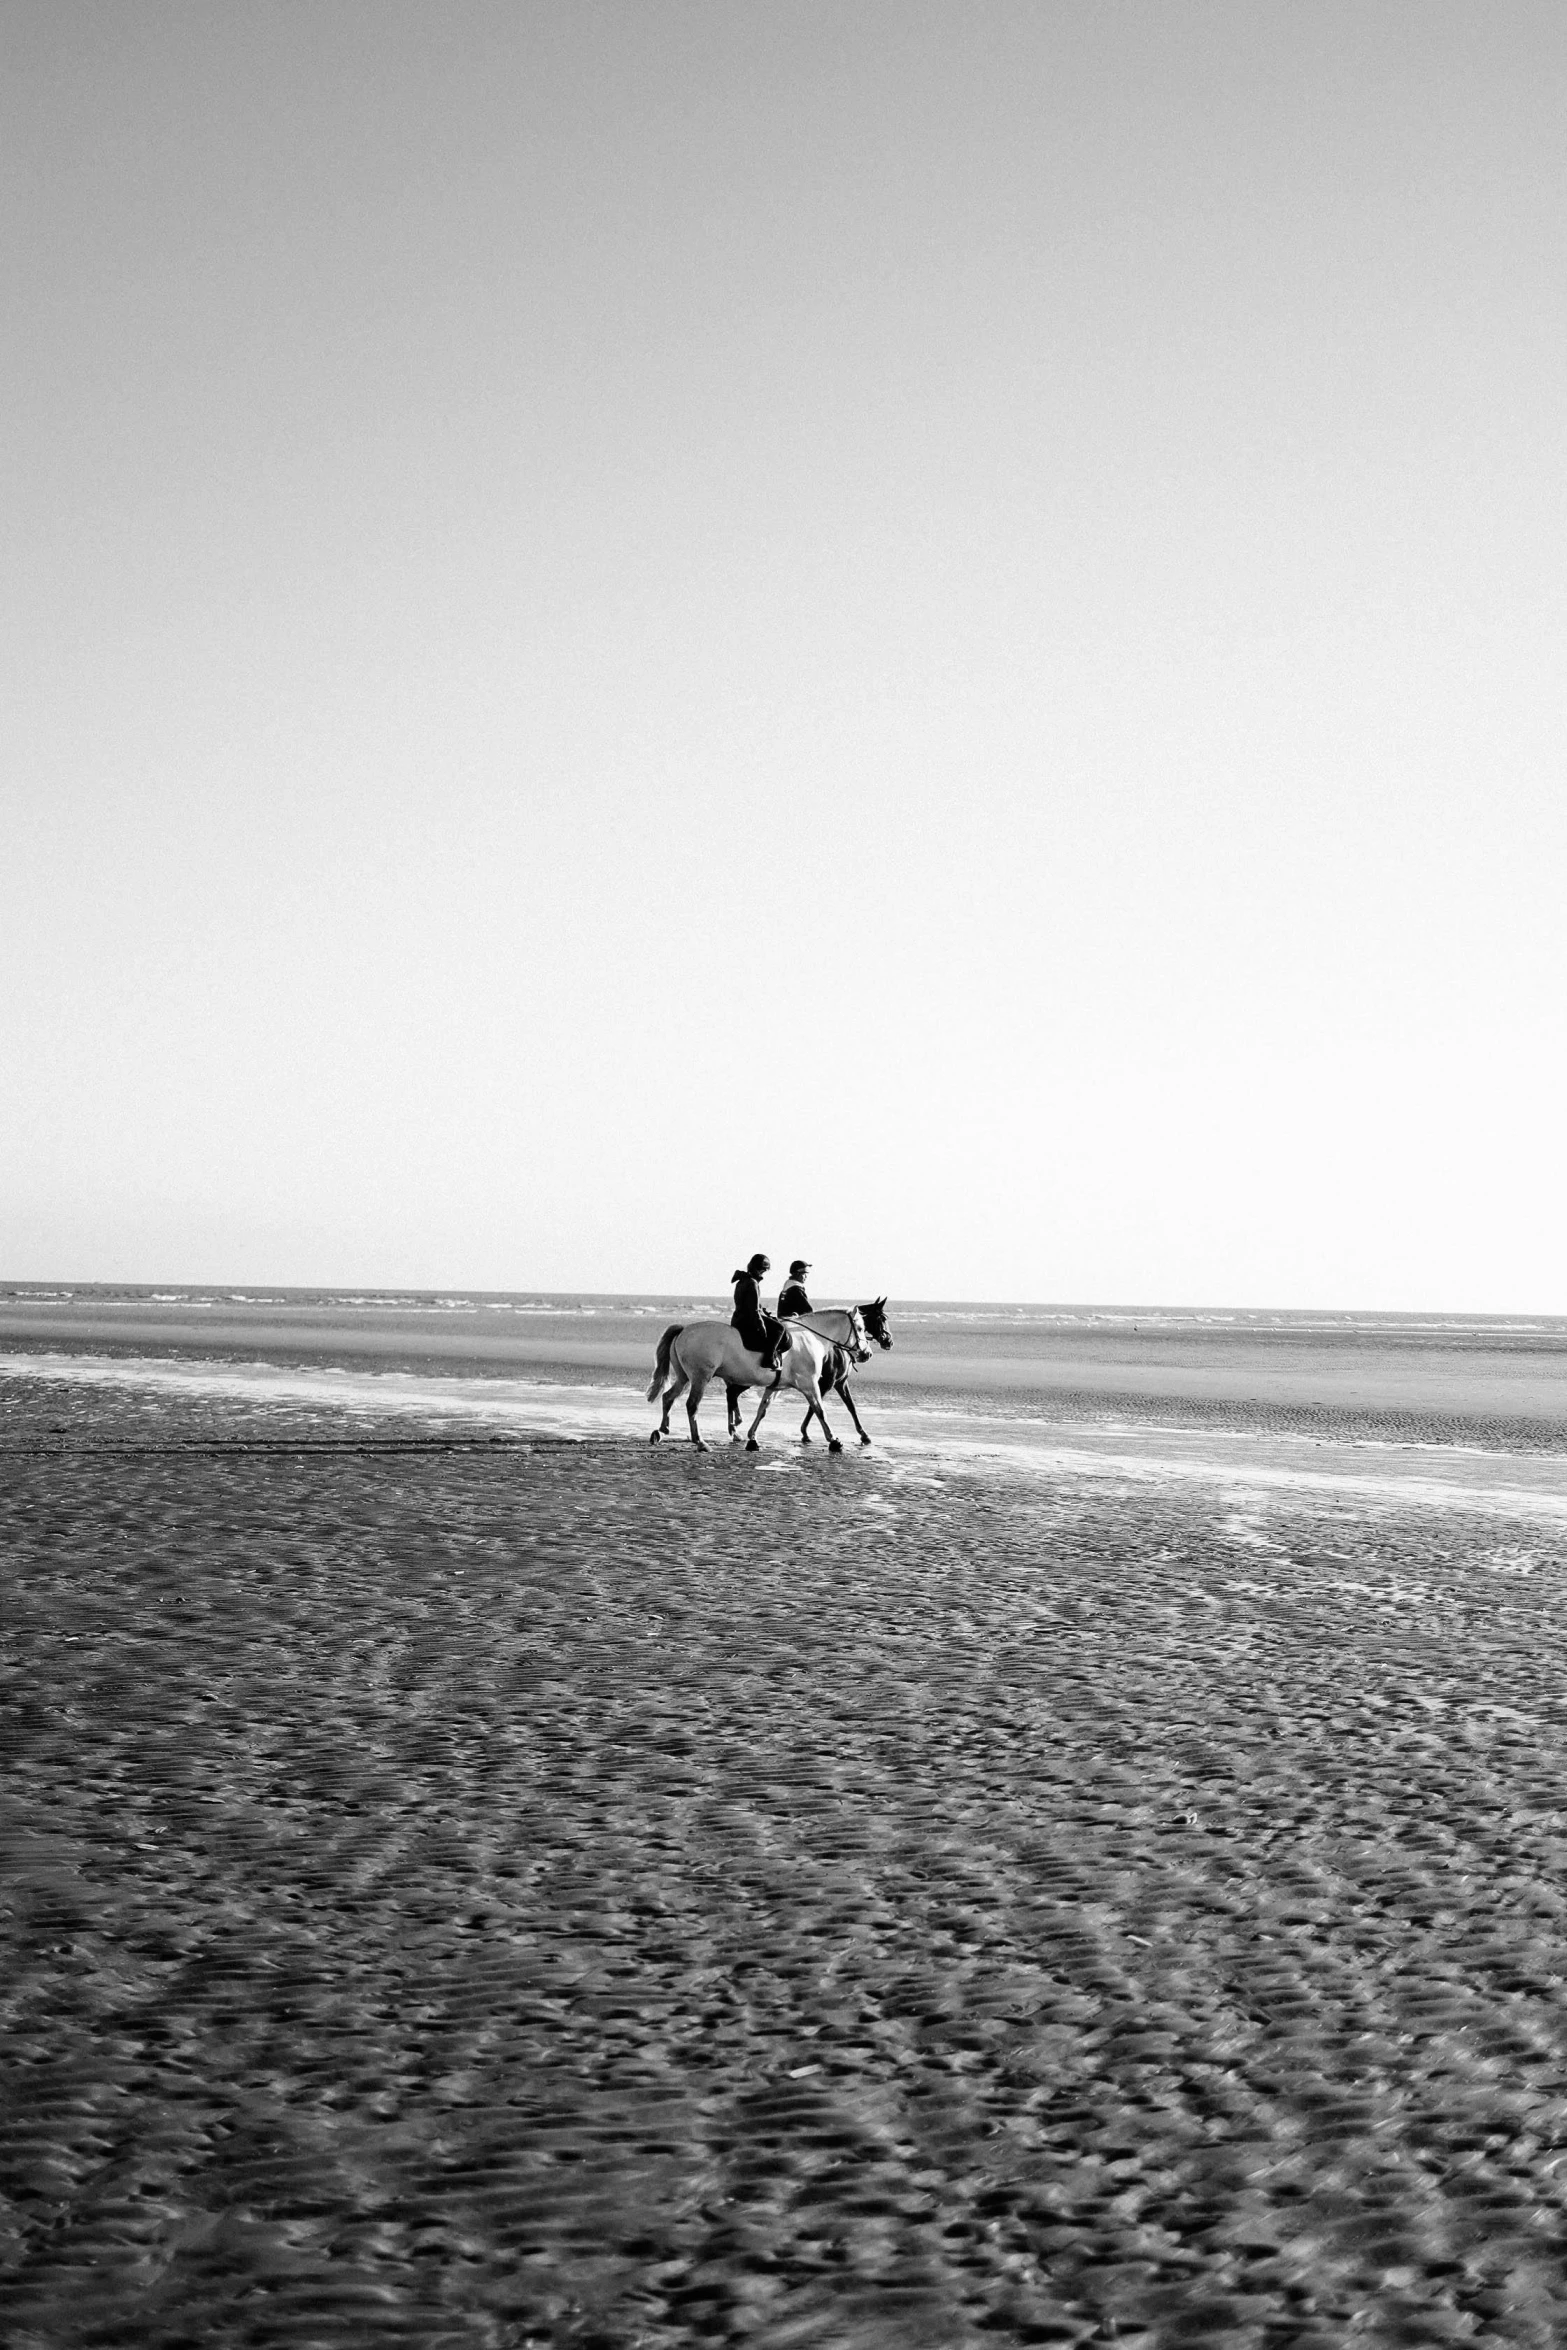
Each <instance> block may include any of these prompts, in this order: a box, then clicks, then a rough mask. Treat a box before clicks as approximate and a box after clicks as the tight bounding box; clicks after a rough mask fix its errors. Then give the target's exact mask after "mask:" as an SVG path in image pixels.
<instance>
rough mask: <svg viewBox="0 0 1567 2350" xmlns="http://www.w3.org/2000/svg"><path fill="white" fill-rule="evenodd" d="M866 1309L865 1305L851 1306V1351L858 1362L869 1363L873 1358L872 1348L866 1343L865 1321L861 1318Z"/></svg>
mask: <svg viewBox="0 0 1567 2350" xmlns="http://www.w3.org/2000/svg"><path fill="white" fill-rule="evenodd" d="M864 1311H865V1309H864V1307H863V1306H850V1308H849V1352H850V1353H851V1354H852V1355H853V1357H854V1359H855V1361H856V1362H857V1363H868V1362H869V1361H870V1359H871V1350H870V1348H869V1347H868V1346H867V1345H866V1343H865V1323H864V1321H863V1320H862V1318H861V1317H862V1316H863V1314H864Z"/></svg>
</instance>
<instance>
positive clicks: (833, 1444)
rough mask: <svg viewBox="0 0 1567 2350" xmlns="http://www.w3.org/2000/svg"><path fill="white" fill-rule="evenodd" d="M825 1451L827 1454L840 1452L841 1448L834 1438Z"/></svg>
mask: <svg viewBox="0 0 1567 2350" xmlns="http://www.w3.org/2000/svg"><path fill="white" fill-rule="evenodd" d="M827 1450H828V1451H829V1452H842V1450H843V1446H842V1445H841V1444H840V1443H839V1442H838V1439H837V1437H836V1436H835V1437H834V1438H833V1440H832V1442H831V1444H829V1445H828V1447H827Z"/></svg>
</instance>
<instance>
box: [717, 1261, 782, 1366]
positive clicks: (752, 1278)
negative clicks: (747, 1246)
mask: <svg viewBox="0 0 1567 2350" xmlns="http://www.w3.org/2000/svg"><path fill="white" fill-rule="evenodd" d="M771 1268H772V1258H771V1257H764V1256H763V1255H762V1253H761V1251H760V1250H758V1251H757V1253H756V1255H755V1256H754V1257H752V1258H751V1259H750V1261H749V1262H748V1264H747V1265H746V1268H745V1271H744V1272H743V1273H734V1274H731V1276H730V1278H731V1280H732V1281H733V1282H734V1285H735V1310H734V1312H733V1313H732V1314H731V1315H730V1317H729V1321H730V1325H731V1327H732V1328H733V1329H736V1330H738V1331H739V1333H740V1343H741V1345H742V1346H748V1347H749V1348H750V1349H751V1351H752V1353H753V1354H759V1355H760V1356H761V1358H762V1361H763V1362H764V1363H765V1365H766V1366H767V1368H768V1370H769V1371H772V1370H776V1369H777V1359H776V1358H777V1351H778V1341H779V1339H780V1338H782V1336H783V1324H782V1323H781V1322H775V1321H774V1320H773V1317H772V1315H771V1314H764V1313H763V1311H762V1290H761V1281H762V1275H763V1274H764V1273H766V1272H769V1271H770V1270H771Z"/></svg>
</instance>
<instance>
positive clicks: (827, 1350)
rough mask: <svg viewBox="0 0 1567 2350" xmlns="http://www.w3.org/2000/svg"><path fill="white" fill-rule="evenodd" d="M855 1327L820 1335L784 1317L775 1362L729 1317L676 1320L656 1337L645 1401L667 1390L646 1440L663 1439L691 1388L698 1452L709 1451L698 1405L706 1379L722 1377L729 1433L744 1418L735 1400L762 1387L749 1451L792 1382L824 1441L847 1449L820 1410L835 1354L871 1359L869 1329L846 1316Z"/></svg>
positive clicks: (690, 1418) (690, 1420)
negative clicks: (674, 1409)
mask: <svg viewBox="0 0 1567 2350" xmlns="http://www.w3.org/2000/svg"><path fill="white" fill-rule="evenodd" d="M848 1321H849V1325H850V1329H849V1335H848V1337H847V1339H846V1340H844V1341H842V1342H837V1341H834V1340H832V1339H827V1338H822V1337H819V1336H818V1335H817V1333H816V1332H815V1331H814V1330H808V1329H806V1327H805V1325H804V1324H803V1323H802V1322H785V1323H784V1324H783V1326H782V1335H781V1336H780V1338H779V1341H778V1360H777V1363H776V1366H775V1365H773V1364H770V1363H768V1362H766V1361H764V1359H763V1357H762V1355H761V1353H760V1351H759V1350H758V1349H757V1348H755V1347H748V1346H747V1345H746V1343H745V1340H744V1338H743V1337H742V1336H741V1333H740V1332H739V1331H738V1330H737V1329H736V1328H735V1327H734V1325H733V1323H731V1322H671V1323H670V1325H669V1328H668V1329H667V1330H666V1331H665V1332H664V1334H663V1336H662V1338H660V1340H659V1342H658V1358H657V1360H656V1362H655V1363H654V1366H653V1377H652V1380H651V1382H650V1384H649V1387H648V1391H647V1396H648V1402H649V1403H652V1402H653V1401H654V1399H655V1398H656V1397H657V1396H658V1395H659V1394H660V1393H662V1395H663V1399H664V1412H663V1417H662V1419H661V1420H660V1421H659V1424H658V1426H657V1427H656V1428H655V1429H654V1430H653V1433H652V1435H651V1437H650V1438H649V1439H648V1441H649V1443H650V1444H658V1443H660V1442H661V1441H662V1439H663V1438H664V1437H666V1436H667V1435H668V1434H669V1412H670V1406H671V1405H672V1404H673V1403H674V1401H675V1398H676V1397H677V1396H678V1395H679V1394H680V1393H681V1391H682V1389H683V1388H686V1387H689V1388H690V1393H689V1395H688V1396H687V1397H686V1421H687V1425H688V1426H689V1428H690V1430H691V1441H692V1443H693V1444H694V1445H695V1446H696V1448H697V1450H698V1452H705V1451H706V1450H707V1447H706V1445H705V1444H704V1443H703V1442H702V1438H701V1434H700V1432H699V1430H698V1428H697V1424H696V1415H697V1407H698V1405H699V1404H700V1403H701V1401H702V1398H703V1396H704V1395H705V1394H706V1392H707V1389H708V1385H709V1383H710V1382H711V1381H712V1380H713V1379H715V1378H719V1379H722V1380H723V1382H724V1385H725V1387H726V1388H727V1389H728V1390H729V1393H730V1396H731V1406H730V1409H731V1415H732V1417H731V1425H730V1431H729V1433H730V1435H731V1436H733V1435H734V1434H735V1426H736V1423H737V1422H738V1419H739V1412H738V1410H737V1409H736V1407H735V1405H734V1403H733V1400H732V1399H733V1398H734V1397H735V1396H736V1395H738V1394H739V1393H740V1392H741V1391H742V1390H743V1389H745V1388H747V1387H760V1388H763V1389H764V1390H765V1393H764V1394H763V1397H762V1401H761V1405H760V1407H759V1409H758V1411H757V1414H756V1418H755V1419H754V1420H753V1421H752V1423H751V1426H750V1430H749V1433H748V1434H747V1437H746V1449H747V1450H748V1451H750V1452H755V1451H756V1450H757V1442H756V1431H757V1429H758V1428H759V1427H760V1426H761V1423H762V1420H763V1418H764V1417H765V1415H766V1411H767V1407H768V1405H769V1404H770V1403H771V1401H772V1399H773V1397H774V1395H775V1394H776V1393H777V1391H778V1389H779V1388H780V1387H794V1388H797V1389H798V1390H799V1392H800V1393H801V1394H802V1395H803V1396H804V1397H805V1416H806V1419H807V1420H808V1421H809V1420H812V1419H816V1420H820V1422H821V1424H822V1434H823V1435H824V1436H825V1437H826V1439H827V1449H828V1451H829V1452H842V1450H843V1446H842V1445H841V1444H840V1443H839V1441H838V1439H837V1437H836V1436H834V1434H833V1432H832V1429H831V1427H830V1426H829V1424H828V1420H827V1415H826V1413H825V1412H824V1411H823V1410H822V1385H821V1383H822V1377H823V1374H824V1372H825V1371H826V1370H827V1369H828V1368H829V1366H830V1363H831V1359H832V1357H833V1356H834V1354H835V1353H845V1352H847V1353H852V1355H853V1357H854V1360H855V1361H856V1362H857V1363H868V1362H869V1361H870V1359H871V1350H870V1348H869V1347H868V1346H867V1344H866V1342H865V1330H864V1326H863V1324H862V1323H861V1322H860V1319H859V1317H858V1315H857V1314H851V1315H849V1316H848Z"/></svg>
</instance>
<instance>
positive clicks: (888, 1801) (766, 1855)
mask: <svg viewBox="0 0 1567 2350" xmlns="http://www.w3.org/2000/svg"><path fill="white" fill-rule="evenodd" d="M0 1410H3V1413H4V1422H3V1436H0V1444H3V1448H4V1449H3V1466H4V1477H3V1492H0V1555H3V1557H4V1560H5V1571H6V1578H7V1591H8V1603H7V1609H6V1612H5V1616H4V1620H3V1624H0V1657H3V1662H4V1668H5V1674H6V1684H5V1710H4V1714H3V1717H0V1719H3V1725H4V1726H3V1739H4V1753H5V1759H6V1772H5V1778H4V1781H3V1785H0V1861H3V1880H4V1889H3V1896H0V1899H3V1905H4V1906H3V1914H0V1932H3V1936H4V1942H5V1963H4V1969H3V1990H0V2000H3V2013H4V2051H5V2054H4V2066H5V2074H4V2084H3V2090H4V2094H3V2101H0V2111H3V2115H4V2121H3V2126H0V2191H3V2195H4V2197H5V2200H4V2202H3V2203H0V2313H3V2316H4V2326H5V2335H6V2339H7V2340H8V2341H9V2342H11V2343H14V2344H16V2345H18V2346H19V2350H32V2346H35V2345H37V2346H42V2345H48V2346H49V2350H56V2346H57V2345H67V2344H68V2345H71V2346H73V2350H74V2346H75V2345H78V2344H80V2345H94V2344H106V2345H107V2344H117V2343H131V2342H134V2343H136V2344H139V2345H140V2344H147V2345H169V2346H171V2350H172V2345H175V2344H186V2343H191V2342H195V2341H200V2342H202V2343H204V2344H205V2343H218V2344H229V2343H232V2344H236V2345H237V2344H246V2345H250V2344H254V2345H278V2346H279V2350H285V2346H286V2350H304V2346H305V2345H307V2344H308V2345H311V2346H315V2345H319V2344H329V2343H331V2344H335V2343H342V2344H345V2345H349V2344H361V2343H378V2342H382V2341H385V2342H394V2341H395V2342H408V2343H416V2344H419V2345H426V2344H452V2345H464V2346H466V2345H470V2344H471V2345H474V2346H475V2350H478V2346H480V2345H483V2346H486V2350H489V2346H491V2345H497V2346H501V2345H504V2346H510V2345H517V2346H521V2345H524V2344H546V2343H547V2344H551V2345H562V2346H564V2345H568V2344H569V2345H582V2346H586V2345H599V2346H602V2350H621V2346H625V2350H631V2346H633V2345H648V2346H651V2350H665V2346H669V2350H673V2346H674V2345H683V2344H687V2343H690V2342H693V2341H712V2342H717V2343H725V2342H733V2343H754V2344H757V2345H761V2346H763V2350H799V2346H802V2345H822V2346H824V2350H828V2346H832V2350H836V2346H837V2345H845V2346H859V2345H863V2346H865V2350H901V2346H902V2345H905V2344H910V2345H919V2344H929V2345H934V2346H945V2345H966V2344H970V2343H972V2344H976V2345H977V2344H981V2343H984V2342H993V2341H998V2340H999V2341H1020V2342H1027V2341H1038V2342H1071V2341H1085V2342H1088V2341H1093V2342H1111V2341H1113V2342H1118V2343H1123V2344H1125V2343H1142V2344H1149V2345H1159V2346H1160V2350H1163V2346H1164V2345H1171V2346H1173V2345H1175V2344H1178V2343H1208V2342H1215V2343H1224V2344H1237V2345H1238V2344H1258V2345H1260V2344H1280V2345H1282V2344H1289V2345H1292V2346H1293V2345H1300V2346H1302V2350H1307V2346H1310V2345H1327V2344H1339V2343H1345V2344H1347V2343H1354V2342H1364V2341H1373V2342H1388V2343H1393V2342H1398V2343H1411V2344H1430V2343H1440V2342H1447V2341H1455V2342H1458V2341H1473V2342H1490V2343H1508V2344H1529V2345H1536V2344H1538V2345H1540V2346H1542V2350H1544V2346H1545V2345H1549V2344H1555V2343H1557V2342H1559V2341H1560V2340H1561V2339H1562V2338H1563V2336H1564V2334H1567V2263H1564V2257H1563V2249H1564V2217H1567V2214H1564V2203H1567V2184H1564V2182H1567V2078H1564V2069H1563V2055H1564V2043H1567V2009H1564V2006H1563V1984H1564V1977H1567V1894H1564V1893H1563V1891H1562V1867H1563V1861H1564V1859H1567V1694H1564V1692H1563V1689H1562V1683H1561V1674H1560V1662H1559V1628H1558V1627H1559V1616H1560V1611H1561V1605H1562V1599H1563V1593H1564V1585H1567V1518H1564V1516H1563V1515H1562V1513H1561V1512H1560V1511H1559V1510H1555V1511H1554V1512H1553V1511H1552V1510H1551V1509H1546V1508H1543V1507H1542V1508H1540V1509H1537V1510H1536V1511H1535V1512H1534V1513H1533V1514H1530V1511H1529V1510H1528V1509H1527V1508H1524V1507H1521V1506H1520V1508H1518V1509H1514V1510H1512V1511H1511V1512H1509V1511H1505V1510H1501V1511H1499V1510H1498V1509H1496V1508H1493V1507H1488V1506H1487V1505H1486V1496H1485V1493H1484V1491H1483V1490H1479V1489H1477V1490H1476V1491H1475V1493H1474V1495H1473V1498H1472V1500H1471V1499H1466V1498H1464V1497H1462V1496H1459V1497H1458V1498H1455V1499H1453V1500H1451V1501H1450V1503H1448V1504H1447V1505H1446V1506H1441V1507H1438V1506H1434V1505H1433V1504H1432V1502H1431V1501H1430V1500H1429V1498H1427V1499H1426V1500H1425V1501H1423V1502H1421V1503H1419V1504H1418V1505H1417V1504H1416V1503H1415V1502H1413V1501H1412V1500H1410V1499H1409V1498H1408V1497H1407V1496H1401V1495H1400V1494H1399V1492H1398V1491H1397V1490H1396V1489H1394V1488H1392V1487H1388V1488H1386V1489H1378V1490H1373V1489H1370V1488H1369V1487H1367V1486H1366V1485H1364V1484H1361V1485H1355V1484H1352V1483H1351V1482H1349V1481H1347V1480H1345V1481H1341V1482H1335V1481H1334V1480H1333V1479H1332V1478H1323V1479H1322V1480H1320V1481H1319V1482H1317V1483H1315V1484H1311V1485H1306V1484H1299V1483H1295V1484H1290V1483H1285V1484H1280V1485H1276V1486H1265V1485H1259V1484H1258V1483H1257V1482H1256V1481H1255V1480H1253V1481H1251V1482H1245V1481H1237V1480H1236V1479H1234V1478H1232V1477H1230V1476H1229V1475H1228V1474H1227V1473H1226V1471H1225V1469H1224V1467H1223V1465H1222V1464H1216V1465H1214V1467H1213V1468H1212V1472H1211V1474H1206V1475H1205V1474H1204V1473H1203V1472H1202V1464H1201V1462H1200V1461H1197V1462H1196V1463H1195V1464H1194V1463H1192V1462H1188V1463H1187V1465H1186V1470H1185V1473H1183V1474H1182V1475H1179V1476H1176V1475H1173V1474H1172V1475H1167V1476H1166V1475H1152V1474H1147V1473H1144V1474H1139V1475H1131V1474H1128V1473H1126V1472H1125V1471H1124V1469H1123V1468H1121V1467H1119V1466H1118V1465H1117V1463H1116V1462H1115V1461H1114V1460H1113V1459H1109V1458H1107V1459H1105V1460H1102V1461H1099V1462H1097V1463H1090V1464H1089V1466H1088V1467H1087V1468H1086V1469H1082V1470H1080V1471H1079V1472H1078V1473H1074V1474H1071V1475H1049V1476H1041V1475H1038V1474H1034V1475H1029V1476H1024V1475H1021V1474H1019V1475H1013V1474H1010V1473H1008V1470H1007V1467H1006V1464H1005V1463H1004V1462H1003V1463H999V1464H998V1463H996V1462H990V1463H988V1464H987V1463H980V1464H975V1463H973V1462H972V1461H967V1460H965V1459H964V1458H961V1457H958V1456H955V1455H954V1456H951V1457H949V1456H948V1455H946V1454H944V1453H943V1452H942V1451H941V1449H940V1448H939V1447H936V1448H934V1449H932V1450H931V1451H929V1452H927V1453H921V1452H919V1451H918V1450H917V1449H911V1448H908V1447H905V1448H902V1449H900V1450H898V1451H896V1452H895V1453H893V1454H891V1455H884V1454H883V1453H881V1452H879V1451H878V1452H874V1453H870V1454H865V1455H858V1456H855V1455H845V1456H844V1457H843V1458H841V1459H836V1460H834V1459H829V1458H827V1457H825V1456H824V1455H822V1454H821V1453H820V1452H819V1451H818V1452H817V1453H815V1454H814V1455H811V1456H804V1455H802V1454H801V1453H800V1452H799V1450H798V1448H795V1447H792V1446H790V1445H788V1444H786V1443H785V1442H783V1441H782V1440H781V1432H780V1440H779V1441H777V1442H775V1444H774V1445H773V1447H772V1449H771V1450H770V1451H769V1452H767V1453H765V1454H763V1455H762V1456H760V1457H754V1456H753V1457H748V1456H746V1455H744V1454H741V1453H738V1452H730V1451H728V1450H715V1451H714V1452H713V1453H711V1454H710V1455H708V1456H706V1457H700V1456H696V1455H694V1454H692V1453H691V1452H690V1451H689V1449H687V1448H685V1447H673V1446H671V1447H666V1448H661V1449H659V1450H656V1451H654V1450H650V1449H649V1448H648V1447H647V1446H646V1445H645V1443H642V1442H640V1441H638V1440H635V1439H631V1438H626V1439H620V1438H615V1437H601V1438H598V1439H596V1440H593V1441H588V1442H582V1441H567V1440H564V1439H556V1440H551V1439H548V1438H545V1437H541V1436H537V1435H534V1436H523V1437H517V1436H515V1435H511V1436H508V1435H507V1434H506V1433H505V1432H503V1431H502V1432H498V1431H497V1429H496V1427H495V1425H494V1424H493V1422H488V1421H485V1420H483V1419H481V1418H479V1417H477V1416H476V1417H474V1418H473V1419H472V1420H471V1421H470V1422H464V1421H463V1420H462V1418H461V1417H460V1416H454V1415H451V1414H446V1415H442V1416H439V1417H436V1416H433V1415H432V1416H430V1417H428V1418H426V1419H425V1420H422V1421H421V1420H420V1419H419V1417H418V1416H417V1414H415V1413H414V1412H412V1411H410V1410H404V1411H403V1412H401V1413H400V1414H398V1415H396V1416H390V1415H389V1416H385V1417H382V1418H379V1419H377V1418H374V1417H372V1416H369V1415H367V1414H366V1413H365V1412H364V1411H362V1410H361V1411H357V1412H350V1411H348V1410H346V1409H343V1408H332V1407H328V1406H326V1405H325V1404H320V1403H317V1404H311V1403H309V1402H307V1401H304V1400H301V1398H300V1397H299V1396H298V1395H294V1394H282V1393H274V1394H272V1395H271V1396H269V1397H263V1396H250V1397H245V1396H238V1395H228V1396H220V1395H207V1396H203V1395H201V1394H200V1393H197V1392H191V1393H188V1394H176V1393H172V1392H170V1391H168V1390H167V1389H163V1390H152V1389H148V1388H136V1387H134V1386H126V1387H123V1388H121V1387H116V1386H114V1385H112V1384H110V1385H105V1384H97V1385H88V1384H74V1385H73V1384H72V1383H70V1382H69V1381H67V1380H61V1379H54V1380H42V1379H33V1378H31V1377H28V1376H26V1375H23V1376H19V1377H13V1378H11V1379H8V1380H7V1381H6V1382H5V1383H4V1386H3V1389H0Z"/></svg>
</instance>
